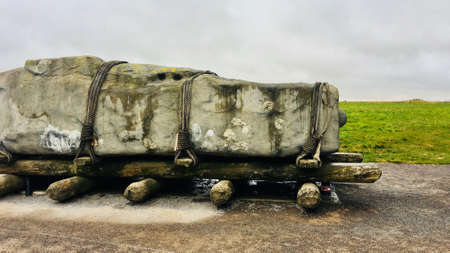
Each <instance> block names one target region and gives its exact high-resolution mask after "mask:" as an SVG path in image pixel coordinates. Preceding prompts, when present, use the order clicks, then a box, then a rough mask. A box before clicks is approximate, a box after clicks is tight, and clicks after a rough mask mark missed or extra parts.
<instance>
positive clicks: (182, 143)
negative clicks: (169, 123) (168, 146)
mask: <svg viewBox="0 0 450 253" xmlns="http://www.w3.org/2000/svg"><path fill="white" fill-rule="evenodd" d="M205 74H213V75H216V74H215V73H213V72H211V71H204V72H199V73H197V74H195V75H193V76H192V77H191V78H189V79H187V80H186V81H184V83H183V85H182V86H181V91H180V99H179V101H178V108H179V109H178V132H177V134H176V139H175V147H174V150H175V158H174V162H175V164H177V161H178V160H179V159H182V154H183V152H184V153H186V154H187V156H188V157H189V158H190V159H192V164H191V167H195V166H197V165H198V158H197V155H196V154H195V152H194V149H193V146H192V143H191V134H190V132H189V121H190V116H191V103H192V85H193V83H194V80H195V79H196V78H197V77H199V76H201V75H205Z"/></svg>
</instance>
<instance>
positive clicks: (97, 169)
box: [0, 159, 381, 183]
mask: <svg viewBox="0 0 450 253" xmlns="http://www.w3.org/2000/svg"><path fill="white" fill-rule="evenodd" d="M0 173H7V174H16V175H43V176H73V175H80V176H88V177H152V178H166V179H188V178H218V179H228V180H239V179H246V180H250V179H255V180H258V179H260V180H272V181H285V180H299V181H325V182H349V183H373V182H375V181H376V180H378V178H380V176H381V169H380V168H379V167H378V165H377V164H374V163H324V165H323V166H322V167H320V168H318V169H309V170H306V169H298V168H297V167H296V166H295V164H294V163H286V162H270V161H265V160H263V161H249V162H224V161H217V162H214V161H204V162H201V163H200V164H199V165H198V166H197V167H195V168H184V167H178V166H175V165H174V164H173V161H171V160H137V161H126V160H123V159H108V160H107V159H104V160H103V162H102V163H100V164H98V165H96V166H90V165H86V166H76V165H74V164H73V163H72V161H70V160H18V161H15V162H13V163H11V164H8V165H6V164H0Z"/></svg>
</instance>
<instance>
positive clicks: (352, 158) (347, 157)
mask: <svg viewBox="0 0 450 253" xmlns="http://www.w3.org/2000/svg"><path fill="white" fill-rule="evenodd" d="M363 158H364V157H363V154H360V153H342V152H336V153H331V154H329V155H326V156H325V157H324V159H323V160H324V161H326V162H335V163H336V162H337V163H361V162H362V161H363Z"/></svg>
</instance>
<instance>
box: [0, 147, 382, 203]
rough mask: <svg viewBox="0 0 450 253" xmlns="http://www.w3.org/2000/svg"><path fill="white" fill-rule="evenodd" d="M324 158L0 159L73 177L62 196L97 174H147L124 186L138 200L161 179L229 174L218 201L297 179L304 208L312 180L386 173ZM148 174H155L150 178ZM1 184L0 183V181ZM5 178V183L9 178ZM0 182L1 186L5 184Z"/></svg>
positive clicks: (16, 168)
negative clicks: (237, 183) (244, 186)
mask: <svg viewBox="0 0 450 253" xmlns="http://www.w3.org/2000/svg"><path fill="white" fill-rule="evenodd" d="M0 160H1V159H0ZM323 161H324V163H323V165H322V166H321V167H319V168H298V167H297V166H296V165H295V163H293V162H286V161H283V160H280V159H259V160H244V159H242V158H240V159H235V158H233V159H231V158H229V159H224V158H217V159H214V160H213V159H211V158H210V159H209V160H205V161H202V162H201V163H200V164H199V165H198V166H197V167H195V168H185V167H182V166H176V165H174V164H173V160H169V159H167V160H165V159H161V158H159V159H154V160H153V159H148V158H133V160H130V159H129V158H128V159H127V158H104V159H103V160H102V162H100V163H99V164H96V165H95V166H92V165H91V161H90V158H89V157H80V158H78V159H76V160H75V161H72V160H69V159H57V158H51V159H47V158H46V159H36V158H35V159H31V158H23V159H19V160H16V161H13V162H11V163H9V164H7V163H0V174H11V175H16V176H19V177H20V176H59V177H68V178H69V177H72V178H70V179H64V180H61V181H58V182H55V183H54V184H52V185H51V186H50V187H49V190H48V193H49V196H50V197H51V198H53V199H55V200H58V201H63V200H66V199H68V198H71V197H74V196H76V195H77V194H82V193H84V192H86V191H88V190H89V189H90V188H92V185H94V183H93V181H95V178H99V177H116V178H146V179H144V180H142V181H139V182H135V183H133V184H131V185H130V186H129V187H128V188H127V190H125V194H124V195H125V197H127V199H129V200H130V201H134V202H139V201H144V200H145V199H147V198H148V197H150V196H151V195H153V194H155V193H156V192H157V191H158V190H159V189H161V183H160V180H161V179H193V178H205V179H206V178H210V179H221V180H226V181H225V182H224V181H220V182H219V183H218V186H217V187H213V189H212V190H211V194H210V196H211V200H212V202H213V203H214V204H216V205H217V206H220V205H223V204H225V203H226V202H228V201H229V200H230V198H231V197H232V195H233V193H234V187H233V183H232V181H233V180H269V181H298V182H299V183H300V185H301V187H300V190H299V194H298V199H297V201H298V203H299V204H300V205H301V206H304V207H306V208H314V207H316V206H317V205H318V202H319V201H320V192H319V190H318V188H317V186H315V187H314V185H315V184H311V182H347V183H373V182H375V181H376V180H378V179H379V178H380V176H381V174H382V172H381V169H380V168H379V167H378V165H377V164H374V163H361V162H362V155H361V154H353V153H333V154H330V155H328V156H325V157H323ZM148 178H151V179H152V180H147V179H148ZM16 181H17V180H16ZM0 184H2V183H1V182H0ZM4 184H5V185H6V183H4ZM9 184H10V183H9ZM18 184H20V183H18ZM22 185H23V184H22ZM0 188H2V186H1V185H0ZM3 188H6V187H3ZM18 188H20V187H9V188H8V189H11V191H13V190H17V189H18ZM67 192H70V194H67ZM317 192H319V194H317ZM4 194H6V192H5V193H4Z"/></svg>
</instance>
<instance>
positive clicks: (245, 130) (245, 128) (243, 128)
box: [242, 126, 250, 134]
mask: <svg viewBox="0 0 450 253" xmlns="http://www.w3.org/2000/svg"><path fill="white" fill-rule="evenodd" d="M248 132H250V128H249V127H248V126H243V127H242V133H243V134H248Z"/></svg>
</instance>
